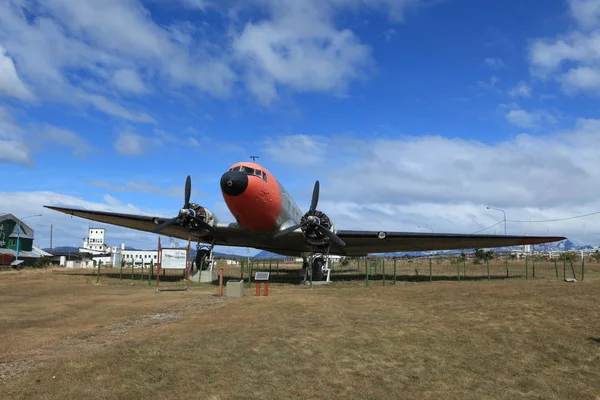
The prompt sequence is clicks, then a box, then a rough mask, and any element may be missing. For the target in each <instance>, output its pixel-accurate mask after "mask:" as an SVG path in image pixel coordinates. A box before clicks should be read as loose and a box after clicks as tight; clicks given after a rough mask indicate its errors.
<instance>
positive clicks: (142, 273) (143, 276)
mask: <svg viewBox="0 0 600 400" xmlns="http://www.w3.org/2000/svg"><path fill="white" fill-rule="evenodd" d="M141 280H142V282H144V260H143V259H142V279H141Z"/></svg>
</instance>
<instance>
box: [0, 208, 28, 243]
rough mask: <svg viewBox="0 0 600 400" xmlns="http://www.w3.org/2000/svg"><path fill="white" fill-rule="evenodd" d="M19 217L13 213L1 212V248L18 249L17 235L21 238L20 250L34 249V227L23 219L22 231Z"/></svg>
mask: <svg viewBox="0 0 600 400" xmlns="http://www.w3.org/2000/svg"><path fill="white" fill-rule="evenodd" d="M18 221H19V220H18V219H17V217H15V216H14V215H12V214H0V249H11V250H14V251H16V250H17V237H18V239H19V252H22V251H25V252H29V251H32V250H33V229H31V228H30V227H29V225H27V224H26V223H24V222H23V221H21V224H20V232H19V231H18V229H19V223H18Z"/></svg>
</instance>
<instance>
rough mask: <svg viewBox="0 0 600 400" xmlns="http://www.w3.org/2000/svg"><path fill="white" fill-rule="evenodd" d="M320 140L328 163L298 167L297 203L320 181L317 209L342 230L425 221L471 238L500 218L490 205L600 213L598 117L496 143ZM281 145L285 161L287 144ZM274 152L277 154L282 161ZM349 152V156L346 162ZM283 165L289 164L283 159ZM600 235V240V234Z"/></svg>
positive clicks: (539, 212) (555, 229) (514, 214)
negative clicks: (568, 127)
mask: <svg viewBox="0 0 600 400" xmlns="http://www.w3.org/2000/svg"><path fill="white" fill-rule="evenodd" d="M291 140H292V141H294V140H296V139H294V138H292V139H291ZM303 140H305V141H306V142H308V143H310V140H311V139H310V137H308V138H304V139H303ZM318 140H320V141H321V145H320V147H321V149H322V152H323V153H322V154H326V155H327V157H323V158H321V159H320V160H319V163H317V164H315V165H313V166H311V168H302V169H297V168H295V169H294V179H293V180H292V182H294V184H297V182H299V181H301V180H303V181H305V182H306V183H305V185H304V186H303V187H302V188H301V190H300V189H298V190H297V191H296V193H300V194H301V195H302V196H301V199H299V200H298V204H303V205H305V207H304V208H306V207H307V204H308V202H309V201H310V189H311V188H312V184H313V182H314V179H320V180H321V198H322V201H321V202H320V204H321V206H320V208H321V209H323V210H324V211H326V212H327V213H328V214H330V215H331V216H333V217H334V218H335V220H334V222H336V223H337V224H338V227H339V228H341V227H344V228H345V227H348V226H350V227H351V228H353V229H360V228H361V227H362V228H363V229H366V228H368V229H377V227H378V226H380V227H384V228H386V229H400V230H404V229H406V230H411V231H412V230H415V229H416V228H417V226H418V225H423V224H428V225H430V226H431V227H433V229H434V230H436V231H438V232H439V231H445V232H474V231H476V230H478V229H482V228H484V227H486V226H488V225H490V224H492V223H494V222H496V221H498V220H500V219H501V218H502V215H501V214H498V213H497V212H494V211H493V210H486V209H485V206H486V205H490V206H493V207H499V208H503V209H505V210H506V212H507V215H508V218H509V219H521V220H527V219H528V218H529V213H531V216H532V220H538V219H547V218H561V217H565V216H572V215H577V214H584V213H587V212H593V211H599V210H600V200H599V198H600V196H599V192H598V185H597V182H598V181H600V166H599V164H598V163H597V154H596V151H595V149H596V148H597V147H598V146H599V145H600V120H585V119H581V120H579V121H578V122H577V124H576V126H575V127H574V128H573V129H571V130H569V131H563V132H557V133H553V134H547V135H543V136H532V135H528V134H521V135H518V136H517V137H515V138H514V139H512V140H506V141H504V142H500V143H497V144H486V143H483V142H479V141H476V140H464V139H452V138H444V137H440V136H422V137H412V136H407V137H402V138H393V139H376V140H371V139H354V140H353V142H352V145H351V146H348V149H351V150H344V149H343V147H342V146H341V143H340V140H342V139H330V140H325V139H322V138H318ZM281 143H282V146H281V153H282V154H285V149H286V148H287V147H286V146H287V143H288V142H287V141H285V140H283V139H282V141H281ZM271 146H273V148H271V150H270V151H271V152H272V153H273V154H278V152H277V151H276V150H275V148H274V144H272V145H271ZM348 151H352V158H351V160H349V161H345V160H344V155H345V154H344V153H345V152H348ZM279 162H281V163H283V162H286V160H285V158H284V157H281V158H279ZM282 183H283V184H284V185H286V182H285V181H283V182H282ZM581 223H582V221H578V220H573V221H570V222H564V223H563V222H561V223H550V224H545V225H544V224H533V225H531V226H530V227H528V226H527V224H516V223H513V224H512V225H510V226H509V231H511V230H512V232H513V233H527V232H530V233H541V234H546V233H547V232H548V231H549V232H550V233H551V234H569V235H571V234H575V235H576V236H577V235H578V234H580V233H581V229H577V226H580V225H578V224H581ZM486 224H487V225H486ZM588 226H589V224H588ZM511 227H512V228H511ZM528 229H530V231H528ZM596 233H597V234H598V236H596V238H597V239H598V241H600V228H598V232H596ZM588 234H589V230H588Z"/></svg>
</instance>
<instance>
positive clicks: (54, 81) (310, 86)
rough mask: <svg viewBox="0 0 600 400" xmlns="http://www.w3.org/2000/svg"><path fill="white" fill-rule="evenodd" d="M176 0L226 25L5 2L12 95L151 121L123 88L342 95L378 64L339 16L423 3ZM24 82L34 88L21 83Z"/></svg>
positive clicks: (101, 6) (105, 5)
mask: <svg viewBox="0 0 600 400" xmlns="http://www.w3.org/2000/svg"><path fill="white" fill-rule="evenodd" d="M154 1H155V2H156V3H158V4H159V5H164V4H167V3H168V2H166V1H164V0H154ZM169 4H170V5H172V4H179V5H183V6H185V7H188V8H193V9H199V10H205V9H206V8H207V7H210V8H214V9H215V10H218V11H222V13H221V15H222V16H223V18H225V21H224V25H226V26H228V30H227V31H226V32H224V33H223V34H219V35H215V34H214V32H215V31H214V29H213V28H212V27H209V26H208V25H207V22H206V21H200V22H197V20H196V21H194V22H191V21H192V20H186V19H180V20H175V21H172V22H170V23H168V24H164V23H160V24H159V23H158V22H157V21H155V19H154V17H155V16H154V15H153V14H152V13H151V12H150V11H149V9H148V8H145V7H144V5H143V4H142V3H141V2H140V1H138V0H129V1H120V0H106V1H102V2H97V1H94V0H79V1H71V0H47V1H41V0H28V1H22V0H9V1H5V2H2V3H1V4H0V25H1V26H2V27H3V29H2V30H1V31H0V41H1V42H2V45H3V46H4V47H5V48H6V50H7V52H8V54H11V57H12V60H11V59H8V58H5V59H4V63H5V64H6V65H9V64H10V66H14V65H13V62H12V61H13V60H14V61H15V64H16V65H17V66H18V68H17V69H14V68H12V69H11V71H12V70H14V73H13V72H11V75H10V82H11V83H10V88H11V89H10V90H11V92H12V93H13V95H14V94H15V93H16V94H17V95H18V96H20V97H24V96H25V97H26V96H27V93H28V92H29V91H33V92H35V93H36V95H37V97H39V100H41V101H58V102H62V103H66V104H69V105H71V106H74V107H81V106H91V107H93V108H95V109H96V110H98V111H100V112H103V113H107V114H109V115H112V116H115V117H118V118H123V119H126V120H129V121H135V122H150V123H152V122H154V119H153V118H152V117H151V116H149V115H148V114H147V113H145V112H144V111H136V110H134V109H132V108H133V107H132V106H131V104H127V103H125V102H124V101H123V98H122V97H120V96H119V94H136V95H143V94H149V93H151V92H150V91H149V87H153V88H158V89H160V91H161V93H165V94H169V93H175V92H177V93H178V94H180V93H185V92H186V91H187V90H189V89H191V90H193V91H196V92H201V93H203V94H204V93H205V94H208V95H211V96H213V97H217V98H222V99H225V98H228V97H229V96H231V94H232V93H233V89H234V85H236V84H237V83H238V82H239V80H240V78H241V79H243V80H244V84H245V88H246V90H247V91H249V92H250V93H252V94H253V95H254V96H255V97H256V98H257V99H258V100H259V101H260V102H261V103H262V104H270V103H271V102H272V101H273V100H275V99H277V98H278V93H279V92H280V91H281V90H292V91H297V92H307V91H313V92H329V93H334V94H338V95H340V94H343V93H344V91H345V90H346V88H347V86H348V84H349V83H350V82H352V81H355V80H360V79H363V78H365V77H368V75H369V73H370V70H371V67H372V66H373V64H374V62H373V59H372V58H371V53H370V48H369V47H368V46H367V45H365V44H363V43H361V41H360V40H359V39H358V38H357V37H356V36H355V34H354V33H353V32H352V31H351V30H350V29H347V28H343V27H339V26H338V24H339V20H338V19H337V18H336V17H337V16H338V15H339V14H341V13H343V12H346V11H357V10H359V9H360V8H370V9H373V10H376V11H379V12H383V13H386V14H387V15H388V16H389V18H390V19H392V20H394V21H395V22H399V21H402V20H403V19H404V17H405V14H406V12H407V10H410V9H416V8H417V7H418V6H419V5H422V4H423V2H422V1H421V0H368V1H365V0H322V1H321V0H306V1H302V2H298V1H295V0H277V1H275V0H251V1H242V0H232V1H229V2H226V4H225V3H219V2H212V1H203V0H180V1H179V2H177V3H169ZM248 10H250V11H256V10H261V11H265V14H264V15H265V17H264V18H262V19H259V20H258V21H255V22H247V23H246V21H247V19H246V18H242V17H240V15H243V14H241V13H242V12H243V11H248ZM200 15H201V14H200ZM238 18H240V19H238ZM391 29H393V28H391ZM7 60H8V61H10V63H9V64H7V62H8V61H7ZM6 76H8V75H6V74H5V77H6ZM142 77H144V79H142ZM8 79H9V78H5V79H4V81H7V80H8ZM23 81H25V82H27V83H28V85H30V89H28V88H26V87H25V86H23V85H22V84H19V83H17V82H21V83H22V82H23ZM4 84H5V86H7V84H6V82H4ZM7 87H8V86H7ZM115 89H116V90H115ZM4 90H7V89H6V88H4Z"/></svg>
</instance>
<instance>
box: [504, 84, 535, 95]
mask: <svg viewBox="0 0 600 400" xmlns="http://www.w3.org/2000/svg"><path fill="white" fill-rule="evenodd" d="M508 94H509V96H511V97H531V87H530V86H529V85H527V84H526V83H525V82H519V83H518V84H517V85H516V86H515V87H513V88H512V89H510V90H509V91H508Z"/></svg>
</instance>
